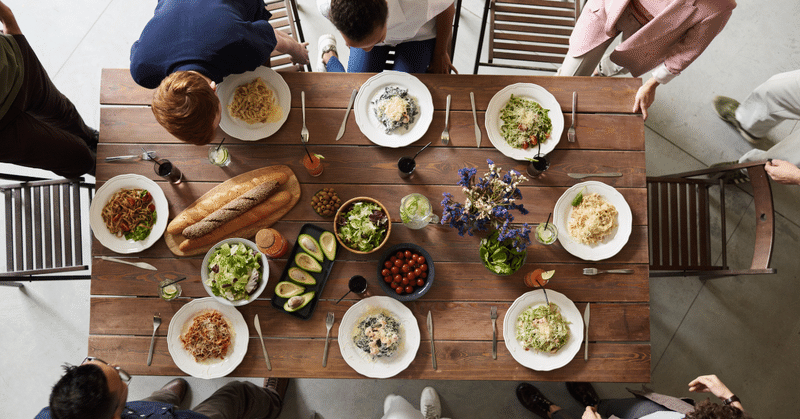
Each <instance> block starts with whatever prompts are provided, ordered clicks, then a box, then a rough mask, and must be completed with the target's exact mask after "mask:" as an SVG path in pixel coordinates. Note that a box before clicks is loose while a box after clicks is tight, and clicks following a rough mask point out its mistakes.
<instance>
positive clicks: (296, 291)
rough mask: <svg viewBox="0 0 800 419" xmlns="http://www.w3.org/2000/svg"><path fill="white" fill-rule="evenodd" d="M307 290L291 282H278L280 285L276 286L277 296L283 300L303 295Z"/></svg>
mask: <svg viewBox="0 0 800 419" xmlns="http://www.w3.org/2000/svg"><path fill="white" fill-rule="evenodd" d="M305 290H306V289H305V287H301V286H300V285H297V284H295V283H293V282H289V281H281V282H278V285H275V295H277V296H278V297H281V298H291V297H294V296H295V295H300V294H302V293H303V291H305Z"/></svg>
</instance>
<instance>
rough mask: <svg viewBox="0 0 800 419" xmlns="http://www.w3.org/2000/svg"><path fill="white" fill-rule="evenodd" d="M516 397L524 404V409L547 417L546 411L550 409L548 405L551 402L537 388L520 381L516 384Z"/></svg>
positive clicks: (544, 418) (545, 418) (544, 417)
mask: <svg viewBox="0 0 800 419" xmlns="http://www.w3.org/2000/svg"><path fill="white" fill-rule="evenodd" d="M517 399H519V402H520V403H522V405H523V406H525V408H526V409H528V410H530V411H531V412H533V413H536V414H537V415H538V416H540V417H541V418H543V419H547V418H548V416H547V413H548V412H549V411H550V406H551V405H552V404H553V402H551V401H550V400H547V397H544V394H542V392H540V391H539V389H538V388H536V387H534V386H532V385H530V384H528V383H520V385H518V386H517Z"/></svg>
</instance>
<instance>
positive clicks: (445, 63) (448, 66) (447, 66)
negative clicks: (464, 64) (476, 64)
mask: <svg viewBox="0 0 800 419" xmlns="http://www.w3.org/2000/svg"><path fill="white" fill-rule="evenodd" d="M450 71H452V72H454V73H456V74H458V70H456V68H455V67H454V66H453V62H452V61H450V54H448V53H443V54H438V55H437V54H436V53H435V52H434V55H433V58H432V59H431V63H430V65H428V72H429V73H433V74H450Z"/></svg>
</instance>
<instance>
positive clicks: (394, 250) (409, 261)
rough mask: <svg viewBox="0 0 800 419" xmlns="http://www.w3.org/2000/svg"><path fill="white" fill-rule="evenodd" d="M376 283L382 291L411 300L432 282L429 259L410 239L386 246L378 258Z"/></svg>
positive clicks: (429, 256)
mask: <svg viewBox="0 0 800 419" xmlns="http://www.w3.org/2000/svg"><path fill="white" fill-rule="evenodd" d="M380 261H381V264H380V265H379V266H378V283H379V284H380V286H381V288H382V289H383V291H384V292H385V293H386V295H388V296H390V297H392V298H395V299H397V300H399V301H413V300H416V299H418V298H419V297H422V296H423V295H425V293H426V292H428V290H429V289H431V286H432V285H433V274H434V269H433V259H431V255H430V254H429V253H428V252H426V251H425V249H423V248H421V247H419V246H417V245H416V244H413V243H400V244H397V245H394V246H392V247H390V248H389V249H388V250H387V251H386V253H384V255H383V257H382V258H381V259H380Z"/></svg>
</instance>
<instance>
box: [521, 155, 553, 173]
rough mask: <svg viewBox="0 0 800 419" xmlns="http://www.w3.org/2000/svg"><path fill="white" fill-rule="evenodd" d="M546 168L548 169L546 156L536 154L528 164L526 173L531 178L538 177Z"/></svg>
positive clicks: (548, 161)
mask: <svg viewBox="0 0 800 419" xmlns="http://www.w3.org/2000/svg"><path fill="white" fill-rule="evenodd" d="M548 167H550V159H549V158H548V157H547V155H542V154H537V155H536V157H534V158H532V159H531V162H530V163H528V168H527V172H528V175H530V176H531V177H539V175H541V174H542V173H544V171H545V170H547V168H548Z"/></svg>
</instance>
